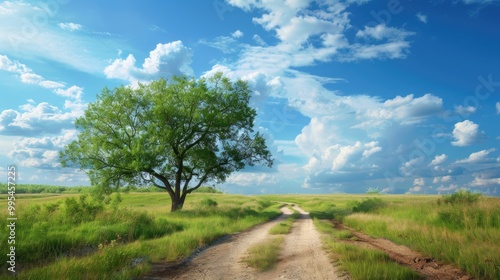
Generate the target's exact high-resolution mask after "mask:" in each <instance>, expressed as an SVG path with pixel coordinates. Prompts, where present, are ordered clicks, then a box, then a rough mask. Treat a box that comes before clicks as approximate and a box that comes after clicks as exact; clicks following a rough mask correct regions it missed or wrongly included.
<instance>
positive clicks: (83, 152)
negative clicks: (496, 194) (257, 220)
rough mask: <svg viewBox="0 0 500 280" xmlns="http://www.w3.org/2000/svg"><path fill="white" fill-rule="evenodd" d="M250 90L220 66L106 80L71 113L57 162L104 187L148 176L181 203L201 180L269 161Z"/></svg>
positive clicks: (175, 203) (109, 188)
mask: <svg viewBox="0 0 500 280" xmlns="http://www.w3.org/2000/svg"><path fill="white" fill-rule="evenodd" d="M250 94H251V90H250V89H249V87H248V85H247V83H246V82H244V81H241V80H238V81H236V82H231V81H230V80H229V79H228V78H226V77H224V76H223V75H222V74H221V73H217V74H215V75H214V76H212V77H210V78H208V79H205V78H201V79H198V80H196V79H193V78H189V77H186V76H182V77H173V78H172V79H170V80H168V81H167V80H165V79H159V80H156V81H153V82H151V83H149V84H139V86H138V87H137V88H132V87H130V86H121V87H118V88H115V89H114V90H109V89H108V88H104V89H103V91H102V93H101V95H99V96H98V98H97V100H96V101H95V102H94V103H91V104H89V106H88V108H87V109H86V110H85V113H84V115H83V116H82V117H80V118H78V119H77V120H76V122H75V125H76V127H77V129H79V130H80V133H79V135H78V138H77V139H76V140H74V141H72V142H71V143H70V144H69V145H67V146H66V147H65V149H64V150H63V151H62V152H61V153H60V160H61V163H62V165H63V166H72V167H79V168H81V169H82V170H85V171H86V172H87V174H88V176H89V178H90V180H91V183H92V185H95V186H96V187H97V188H98V189H99V190H101V191H103V192H105V193H110V192H111V191H112V190H113V189H115V188H118V187H121V186H126V185H134V184H152V185H154V186H156V187H158V188H162V189H164V190H166V192H167V193H168V194H169V195H170V198H171V199H172V211H176V210H179V209H181V208H182V206H183V204H184V201H185V198H186V195H187V194H189V193H191V192H193V191H194V190H196V189H197V188H199V187H200V186H202V184H204V183H206V182H217V183H221V182H224V181H225V180H226V178H227V177H228V176H229V175H230V174H231V173H232V172H234V171H237V170H241V169H242V168H244V167H245V165H254V164H256V163H258V164H264V165H267V166H269V167H270V166H272V163H273V160H272V155H271V153H270V152H269V150H268V148H267V146H266V142H265V139H264V138H263V136H262V135H261V134H259V133H258V132H255V131H254V119H255V116H256V111H255V109H253V108H251V107H250V106H249V100H250Z"/></svg>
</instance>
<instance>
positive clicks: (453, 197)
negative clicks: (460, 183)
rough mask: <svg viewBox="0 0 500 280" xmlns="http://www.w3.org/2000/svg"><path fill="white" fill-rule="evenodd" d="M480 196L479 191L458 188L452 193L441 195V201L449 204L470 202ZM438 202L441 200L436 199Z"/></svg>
mask: <svg viewBox="0 0 500 280" xmlns="http://www.w3.org/2000/svg"><path fill="white" fill-rule="evenodd" d="M480 197H481V193H477V192H471V191H470V190H464V189H460V190H458V191H457V192H455V193H454V194H449V195H443V202H444V203H449V204H465V203H467V204H471V203H475V202H477V201H478V200H479V198H480ZM440 203H441V200H438V204H440Z"/></svg>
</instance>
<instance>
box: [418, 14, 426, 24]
mask: <svg viewBox="0 0 500 280" xmlns="http://www.w3.org/2000/svg"><path fill="white" fill-rule="evenodd" d="M416 16H417V18H418V20H419V21H421V22H423V23H427V15H424V14H422V13H417V15H416Z"/></svg>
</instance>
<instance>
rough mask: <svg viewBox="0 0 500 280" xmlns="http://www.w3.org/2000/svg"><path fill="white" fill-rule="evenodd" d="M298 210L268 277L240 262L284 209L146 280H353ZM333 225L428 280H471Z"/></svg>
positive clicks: (156, 271) (399, 248)
mask: <svg viewBox="0 0 500 280" xmlns="http://www.w3.org/2000/svg"><path fill="white" fill-rule="evenodd" d="M294 209H295V210H297V211H299V212H300V213H301V216H300V218H298V219H297V221H296V222H295V223H294V225H293V229H292V232H291V233H289V234H287V235H286V236H285V241H284V243H283V246H282V251H281V254H280V257H279V261H278V263H277V264H276V266H275V267H274V268H273V269H271V270H269V271H266V272H259V271H256V270H255V269H253V268H251V267H248V266H247V265H246V264H245V263H244V262H242V259H243V258H244V257H245V256H246V254H247V251H248V248H249V247H251V246H252V245H254V244H257V243H260V242H262V241H263V240H266V239H267V238H272V235H270V234H269V233H268V231H269V229H270V228H271V227H273V226H274V225H276V224H277V223H279V222H280V221H282V220H284V219H286V218H288V217H289V216H290V214H291V211H290V209H288V208H286V207H284V208H282V209H281V210H282V212H283V215H282V216H280V217H279V218H278V219H276V220H273V221H271V222H267V223H265V224H263V225H259V226H256V227H254V228H252V229H251V230H248V231H245V232H242V233H239V234H235V235H232V236H229V237H227V238H225V239H222V240H220V241H218V242H216V244H213V245H212V246H210V247H208V248H207V249H205V250H202V251H201V252H199V253H197V254H195V255H193V256H192V257H191V258H189V259H187V260H186V261H185V262H183V263H182V264H180V265H177V266H174V267H172V266H171V265H168V264H155V265H153V269H152V271H151V273H150V275H149V276H147V277H144V278H142V279H149V280H152V279H189V280H192V279H197V280H198V279H350V278H349V276H348V275H346V273H342V272H341V271H339V270H337V269H336V268H335V267H334V265H332V264H331V263H330V261H329V260H328V257H327V254H326V253H325V252H324V251H323V249H322V245H321V240H320V234H319V233H318V231H317V230H316V228H315V227H314V225H313V222H312V219H311V217H310V216H309V214H308V213H307V212H305V211H304V210H302V209H300V208H299V207H297V206H294ZM334 223H335V227H337V228H340V229H347V230H350V231H351V232H352V233H353V234H354V236H356V240H343V241H339V242H349V243H354V244H355V245H358V246H363V247H368V248H373V249H377V250H381V251H384V252H385V253H387V254H388V255H389V257H390V258H391V259H392V260H393V261H395V262H397V263H400V264H402V265H405V266H408V267H410V268H411V269H413V270H415V271H417V272H418V273H420V274H421V275H422V276H423V277H424V278H425V279H440V280H441V279H443V280H444V279H450V280H451V279H460V280H468V279H472V278H471V277H469V276H467V274H466V273H464V272H463V271H461V270H459V269H457V268H455V267H453V266H451V265H447V264H440V263H437V262H436V261H434V259H432V258H431V257H426V256H423V255H422V254H420V253H419V252H416V251H413V250H410V249H409V248H407V247H405V246H401V245H398V244H395V243H393V242H391V241H389V240H386V239H382V238H373V237H371V236H368V235H366V234H363V233H361V232H356V231H354V230H353V229H351V228H348V227H346V226H344V225H342V224H340V223H338V222H334Z"/></svg>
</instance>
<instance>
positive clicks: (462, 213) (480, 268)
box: [266, 191, 500, 279]
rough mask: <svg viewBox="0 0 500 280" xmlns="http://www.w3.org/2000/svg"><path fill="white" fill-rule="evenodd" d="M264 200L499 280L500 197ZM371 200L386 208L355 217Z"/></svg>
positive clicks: (294, 197) (297, 197) (289, 197)
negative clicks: (295, 206)
mask: <svg viewBox="0 0 500 280" xmlns="http://www.w3.org/2000/svg"><path fill="white" fill-rule="evenodd" d="M266 197H268V198H271V199H276V200H278V199H279V200H280V201H289V202H293V203H297V204H299V205H300V206H301V207H302V208H303V209H304V210H306V211H308V212H310V213H311V216H313V217H315V218H318V219H332V218H335V219H336V220H338V221H341V222H344V223H345V224H346V225H348V226H350V227H352V228H355V229H356V230H360V231H363V232H365V233H367V234H369V235H372V236H374V237H381V238H387V239H389V240H391V241H393V242H395V243H398V244H402V245H406V246H408V247H410V248H412V249H414V250H416V251H419V252H421V253H423V254H424V255H429V256H432V257H434V258H435V259H436V260H438V261H441V262H446V263H450V264H453V265H455V266H457V267H459V268H461V269H463V270H465V271H466V272H467V273H468V274H469V275H471V276H473V277H475V278H477V279H500V255H499V254H498V252H499V251H500V198H498V197H479V196H478V195H477V194H474V193H470V194H468V193H467V192H466V191H465V192H463V193H459V194H455V195H447V196H443V197H441V196H437V195H344V194H342V195H322V196H313V195H280V196H266ZM367 200H372V202H373V201H376V200H379V201H381V203H380V204H382V207H378V206H377V207H374V208H373V209H368V211H366V212H364V211H360V212H357V213H355V212H354V211H353V210H354V208H355V207H356V206H358V207H359V205H360V204H362V203H363V201H367ZM367 205H368V204H367ZM365 206H366V205H365ZM367 208H370V207H367ZM358 209H359V208H358Z"/></svg>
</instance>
